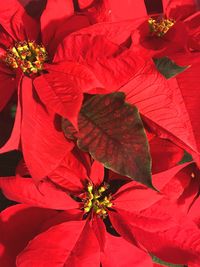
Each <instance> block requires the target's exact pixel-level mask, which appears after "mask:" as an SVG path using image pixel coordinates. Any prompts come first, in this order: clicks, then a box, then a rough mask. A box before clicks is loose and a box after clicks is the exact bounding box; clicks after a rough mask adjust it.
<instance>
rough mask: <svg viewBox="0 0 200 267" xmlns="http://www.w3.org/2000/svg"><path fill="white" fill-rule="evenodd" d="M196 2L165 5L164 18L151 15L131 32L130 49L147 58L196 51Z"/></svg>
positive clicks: (178, 0) (197, 30)
mask: <svg viewBox="0 0 200 267" xmlns="http://www.w3.org/2000/svg"><path fill="white" fill-rule="evenodd" d="M197 10H198V7H197V5H196V4H195V1H188V2H187V1H180V0H175V1H168V4H167V5H166V6H165V10H164V14H159V15H154V16H153V17H151V18H149V20H146V21H144V23H142V24H141V25H140V26H139V27H138V30H136V31H135V32H133V35H132V41H133V45H132V47H133V48H134V49H136V50H138V49H140V50H141V52H142V53H146V54H148V55H149V56H155V57H160V56H171V55H173V54H174V53H176V52H184V53H187V52H189V51H191V50H198V51H199V32H200V24H199V18H200V13H199V12H198V11H197Z"/></svg>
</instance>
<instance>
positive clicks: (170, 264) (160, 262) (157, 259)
mask: <svg viewBox="0 0 200 267" xmlns="http://www.w3.org/2000/svg"><path fill="white" fill-rule="evenodd" d="M151 257H152V259H153V262H155V263H159V264H162V265H163V266H168V267H187V266H186V265H180V264H172V263H168V262H166V261H162V260H161V259H159V258H157V257H156V256H153V255H151Z"/></svg>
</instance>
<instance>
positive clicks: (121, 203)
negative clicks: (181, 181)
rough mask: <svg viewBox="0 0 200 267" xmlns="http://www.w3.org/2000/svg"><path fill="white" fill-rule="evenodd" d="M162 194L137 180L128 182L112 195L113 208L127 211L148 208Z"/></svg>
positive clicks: (160, 197)
mask: <svg viewBox="0 0 200 267" xmlns="http://www.w3.org/2000/svg"><path fill="white" fill-rule="evenodd" d="M162 198H163V196H162V195H161V194H159V193H157V192H156V191H155V190H152V189H150V188H148V187H146V186H144V185H141V184H139V183H137V182H129V183H127V184H125V185H124V186H122V187H121V188H120V189H119V190H118V191H117V193H116V194H114V195H113V199H114V200H113V201H112V202H113V203H114V208H115V209H118V208H119V209H123V210H127V211H130V212H131V211H140V210H143V209H146V208H148V207H149V206H151V205H152V204H154V203H155V202H157V201H158V200H160V199H162Z"/></svg>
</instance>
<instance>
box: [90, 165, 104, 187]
mask: <svg viewBox="0 0 200 267" xmlns="http://www.w3.org/2000/svg"><path fill="white" fill-rule="evenodd" d="M90 179H91V181H92V183H93V184H94V185H95V186H99V185H100V184H102V182H103V179H104V166H103V164H102V163H100V162H98V161H94V162H93V164H92V167H91V172H90Z"/></svg>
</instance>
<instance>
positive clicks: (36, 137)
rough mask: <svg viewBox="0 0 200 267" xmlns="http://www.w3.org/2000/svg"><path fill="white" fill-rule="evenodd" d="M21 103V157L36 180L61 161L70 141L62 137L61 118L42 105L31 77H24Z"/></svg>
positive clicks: (69, 148) (69, 147)
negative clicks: (22, 154)
mask: <svg viewBox="0 0 200 267" xmlns="http://www.w3.org/2000/svg"><path fill="white" fill-rule="evenodd" d="M28 89H29V90H28ZM22 103H23V117H22V128H21V142H22V149H23V152H24V159H25V162H26V164H27V167H28V169H29V171H30V174H31V176H32V177H33V178H34V179H36V180H37V181H38V180H40V179H42V178H44V177H45V176H47V175H48V174H49V173H50V172H52V171H53V170H54V169H55V168H56V167H57V166H58V165H59V164H60V162H61V161H62V160H63V158H64V157H65V155H66V154H67V153H70V151H71V149H72V148H73V144H72V143H69V142H68V141H67V140H66V139H65V137H64V135H63V133H62V131H61V129H60V118H58V117H57V116H56V114H55V113H54V112H53V111H52V110H50V109H45V107H44V106H43V104H42V103H41V101H40V99H39V98H38V96H37V95H36V93H35V92H34V90H33V91H32V81H31V79H29V78H27V77H25V78H24V82H23V84H22Z"/></svg>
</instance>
